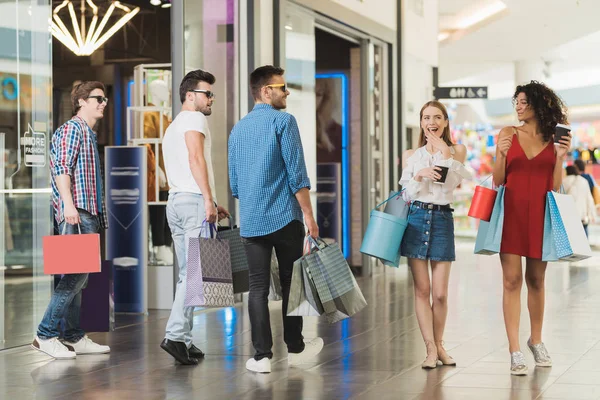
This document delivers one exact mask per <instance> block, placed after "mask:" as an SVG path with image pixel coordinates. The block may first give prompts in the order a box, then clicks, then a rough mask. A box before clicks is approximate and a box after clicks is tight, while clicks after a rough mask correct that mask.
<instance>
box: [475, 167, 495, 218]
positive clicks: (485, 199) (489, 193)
mask: <svg viewBox="0 0 600 400" xmlns="http://www.w3.org/2000/svg"><path fill="white" fill-rule="evenodd" d="M491 176H492V175H490V177H491ZM490 177H488V178H487V179H490ZM487 179H486V180H487ZM483 183H485V181H483V182H482V184H483ZM497 195H498V192H497V191H496V190H494V189H490V188H487V187H485V186H481V185H478V186H477V187H475V193H474V194H473V199H472V200H471V206H470V207H469V213H468V215H469V217H472V218H476V219H480V220H482V221H487V222H489V221H490V218H491V217H492V212H493V211H494V204H495V202H496V196H497Z"/></svg>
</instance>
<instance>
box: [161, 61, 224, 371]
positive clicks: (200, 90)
mask: <svg viewBox="0 0 600 400" xmlns="http://www.w3.org/2000/svg"><path fill="white" fill-rule="evenodd" d="M214 83H215V77H214V76H213V75H212V74H211V73H209V72H206V71H202V70H196V71H192V72H190V73H188V74H187V75H186V76H185V77H184V78H183V81H182V82H181V85H180V86H179V97H180V99H181V104H182V106H181V112H180V113H179V114H178V115H177V117H176V118H175V119H174V120H173V122H172V123H171V125H169V127H168V128H167V131H166V132H165V136H164V138H163V157H164V161H165V169H166V174H167V180H168V181H169V186H170V188H171V189H170V190H169V200H168V202H167V220H168V221H169V227H170V228H171V232H172V236H173V244H174V246H175V254H176V255H177V263H178V265H179V282H177V290H176V293H175V300H174V301H173V308H172V309H171V316H170V317H169V322H167V329H166V334H165V339H164V340H163V341H162V343H161V344H160V347H161V348H162V349H163V350H165V351H166V352H167V353H169V354H170V355H171V356H173V357H174V358H175V359H176V360H177V361H179V362H180V363H181V364H184V365H196V364H198V359H200V358H202V357H204V353H202V351H201V350H200V349H198V348H197V347H196V346H194V344H193V343H192V326H193V313H194V307H185V306H184V302H185V280H186V275H187V260H186V248H187V240H186V238H187V237H190V236H196V237H198V236H200V234H201V233H202V236H209V232H210V229H209V228H208V226H207V225H206V223H208V224H213V223H215V222H217V219H219V220H220V219H222V218H225V217H227V216H229V213H228V212H227V210H226V209H225V208H223V207H221V206H217V204H216V199H215V197H214V194H215V178H214V174H213V166H212V161H211V155H210V152H211V137H210V130H209V129H208V121H207V119H206V116H208V115H210V114H211V113H212V110H211V107H212V104H213V99H214V94H213V92H212V85H213V84H214ZM203 225H204V226H203Z"/></svg>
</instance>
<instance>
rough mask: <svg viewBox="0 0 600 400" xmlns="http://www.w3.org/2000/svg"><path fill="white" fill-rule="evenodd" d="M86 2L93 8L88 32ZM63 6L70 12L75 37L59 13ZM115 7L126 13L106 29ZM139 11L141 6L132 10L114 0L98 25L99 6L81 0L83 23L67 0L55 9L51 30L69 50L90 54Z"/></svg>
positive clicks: (84, 54)
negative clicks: (78, 19) (78, 20)
mask: <svg viewBox="0 0 600 400" xmlns="http://www.w3.org/2000/svg"><path fill="white" fill-rule="evenodd" d="M86 4H87V5H88V6H89V7H90V8H91V9H92V13H93V17H92V23H91V24H90V27H89V30H88V31H87V32H86V18H85V17H86V16H85V11H86ZM63 8H67V10H68V12H69V15H70V17H71V25H72V27H73V31H74V33H75V37H73V34H72V33H71V31H69V29H68V28H67V26H66V25H65V23H64V22H63V21H62V19H61V18H60V16H59V15H58V13H59V12H60V11H61V10H62V9H63ZM115 9H119V10H121V11H123V12H124V13H125V14H124V15H123V16H122V17H121V18H120V19H119V20H118V21H117V22H116V23H115V24H114V25H112V26H111V27H110V28H108V29H107V30H106V31H104V28H106V25H107V23H108V20H109V18H110V16H111V15H112V13H113V12H114V11H115ZM138 12H140V8H139V7H136V8H134V9H133V10H131V9H129V8H128V7H126V6H124V5H123V4H121V2H119V1H113V2H112V3H111V4H110V7H108V10H106V14H104V17H103V18H102V21H100V25H98V7H97V6H96V5H95V4H94V2H93V1H92V0H81V16H80V21H81V23H78V22H77V16H76V15H75V7H74V6H73V2H72V1H70V0H65V1H63V2H62V4H61V5H59V6H57V7H56V8H55V9H54V12H53V15H52V21H51V23H50V31H51V32H52V36H54V37H55V38H56V39H58V40H59V41H60V42H61V43H62V44H64V45H65V46H67V48H69V50H71V51H72V52H73V53H75V54H76V55H78V56H89V55H90V54H92V53H93V52H94V51H96V50H98V48H100V46H102V45H103V44H104V43H105V42H106V41H107V40H108V39H110V38H111V37H112V35H114V34H115V33H116V32H117V31H118V30H119V29H121V28H122V27H123V26H124V25H125V24H126V23H127V22H129V20H131V18H133V17H134V16H135V15H136V14H137V13H138Z"/></svg>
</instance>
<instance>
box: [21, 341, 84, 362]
mask: <svg viewBox="0 0 600 400" xmlns="http://www.w3.org/2000/svg"><path fill="white" fill-rule="evenodd" d="M31 347H32V348H33V349H35V350H38V351H41V352H42V353H46V354H48V355H49V356H50V357H53V358H56V359H57V360H72V359H74V358H75V357H76V356H77V354H76V353H75V352H74V351H70V350H69V349H68V348H67V347H66V346H65V345H64V344H62V343H61V342H60V340H58V338H57V337H54V338H51V339H40V338H39V337H37V336H36V337H35V339H33V343H31Z"/></svg>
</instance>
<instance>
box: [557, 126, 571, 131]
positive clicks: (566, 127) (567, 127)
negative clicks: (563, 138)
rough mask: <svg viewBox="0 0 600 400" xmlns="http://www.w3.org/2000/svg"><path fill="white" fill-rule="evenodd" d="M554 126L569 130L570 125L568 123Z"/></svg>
mask: <svg viewBox="0 0 600 400" xmlns="http://www.w3.org/2000/svg"><path fill="white" fill-rule="evenodd" d="M556 127H557V128H563V129H566V130H569V131H570V130H571V127H570V126H569V125H564V124H556Z"/></svg>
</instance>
